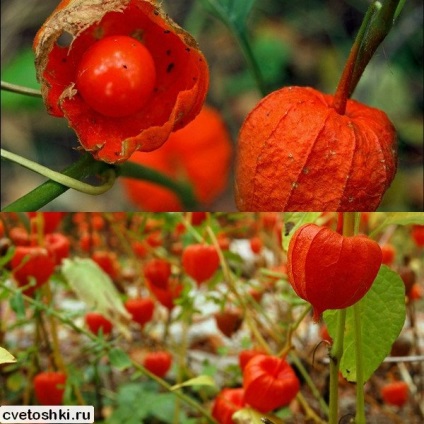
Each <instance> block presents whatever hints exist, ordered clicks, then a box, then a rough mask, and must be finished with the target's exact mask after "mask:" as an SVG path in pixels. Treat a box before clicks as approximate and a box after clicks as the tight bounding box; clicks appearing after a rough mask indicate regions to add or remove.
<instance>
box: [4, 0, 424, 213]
mask: <svg viewBox="0 0 424 424" xmlns="http://www.w3.org/2000/svg"><path fill="white" fill-rule="evenodd" d="M57 3H58V2H57V0H55V1H53V0H31V1H22V0H6V1H2V3H1V6H2V13H1V40H2V42H1V57H2V79H4V80H6V81H9V82H15V83H19V84H22V85H26V86H29V87H37V83H36V81H35V76H34V68H33V57H32V53H31V50H30V49H31V44H32V39H33V37H34V35H35V33H36V31H37V29H38V28H39V26H40V25H41V24H42V22H43V21H44V20H45V18H46V17H47V16H48V15H49V14H50V12H51V11H52V10H53V9H54V7H55V6H56V4H57ZM163 3H164V5H165V8H166V9H167V11H168V13H169V15H170V16H171V17H172V18H173V19H174V20H176V21H177V22H178V23H179V24H180V25H182V26H184V27H185V28H186V29H187V30H189V31H190V32H191V33H192V34H193V35H194V36H195V38H196V39H197V40H198V42H199V44H200V46H201V48H202V50H203V51H204V53H205V56H206V57H207V59H208V62H209V65H210V70H211V84H210V91H209V96H208V103H209V104H211V105H213V106H215V107H217V108H218V109H220V111H221V112H222V114H223V116H224V119H225V120H226V122H227V124H228V127H229V128H230V130H231V132H232V134H233V140H234V144H236V139H237V133H238V131H239V128H240V125H241V124H242V122H243V119H244V117H245V116H246V114H247V113H248V112H249V111H250V110H251V109H252V108H253V107H254V106H255V104H256V103H257V102H258V100H259V99H260V98H261V95H260V93H259V92H258V90H257V88H256V85H255V81H254V79H253V78H252V75H251V73H250V71H249V69H248V67H247V65H246V62H245V59H244V57H243V55H242V53H241V50H240V47H239V45H238V43H237V41H236V40H235V38H234V37H233V35H232V34H231V32H230V31H229V30H228V28H227V27H226V26H225V25H224V24H223V23H222V22H220V21H219V20H218V19H217V18H216V17H213V16H211V15H210V14H209V13H207V12H206V10H205V8H204V7H203V2H202V0H190V1H188V0H167V1H164V2H163ZM368 5H369V2H368V1H365V0H356V1H354V0H343V1H340V0H326V1H319V0H306V1H305V0H303V1H298V2H288V1H285V0H260V1H259V0H258V1H256V2H255V5H254V7H253V10H252V13H251V14H250V17H249V22H248V28H249V34H250V41H251V44H252V48H253V51H254V53H255V56H256V58H257V60H258V62H259V65H260V68H261V71H262V74H263V75H264V77H265V80H266V86H267V90H268V91H272V90H275V89H278V88H280V87H282V86H287V85H308V86H314V87H316V88H318V89H320V90H322V91H324V92H328V93H332V92H334V91H335V88H336V86H337V83H338V79H339V76H340V74H341V72H342V69H343V66H344V61H345V60H346V57H347V55H348V53H349V50H350V47H351V45H352V41H353V38H354V37H355V35H356V32H357V30H358V28H359V26H360V24H361V21H362V18H363V16H364V13H365V11H366V9H367V7H368ZM353 97H354V98H356V99H358V100H360V101H362V102H364V103H367V104H369V105H371V106H375V107H378V108H380V109H382V110H384V111H385V112H386V113H387V114H388V115H389V117H390V118H391V120H392V121H393V122H394V124H395V126H396V128H397V130H398V141H399V144H398V147H399V171H398V174H397V176H396V178H395V181H394V182H393V184H392V186H391V188H390V189H389V191H388V192H387V193H386V196H385V197H384V200H383V203H382V205H381V208H380V209H381V210H411V211H412V210H423V3H422V1H420V0H408V1H407V2H406V4H405V7H404V9H403V10H402V13H401V15H400V16H399V18H398V20H397V22H396V23H395V25H394V27H393V29H392V31H391V33H390V34H389V35H388V37H387V38H386V40H385V41H384V42H383V44H382V45H381V46H380V48H379V50H378V51H377V53H376V55H375V57H374V58H373V59H372V61H371V63H370V64H369V66H368V68H367V70H366V71H365V73H364V76H363V78H362V79H361V81H360V83H359V85H358V88H357V90H356V92H355V93H354V96H353ZM1 124H2V126H1V127H2V137H1V140H2V145H3V146H4V147H5V148H7V149H8V150H11V151H13V152H15V153H18V154H21V155H22V156H25V157H27V158H30V159H32V160H36V161H38V162H39V163H42V164H44V165H46V166H50V167H52V168H54V169H57V170H60V169H62V168H63V167H65V166H66V165H67V164H70V163H72V161H74V160H75V159H76V158H77V157H78V153H77V152H75V150H74V148H76V147H77V141H76V137H75V135H74V134H73V132H72V130H70V129H68V128H67V125H66V122H65V121H64V120H63V119H57V118H52V117H50V116H48V115H47V113H46V112H45V110H44V107H43V105H42V101H41V100H40V99H36V98H30V97H26V96H21V95H17V94H11V93H5V92H2V121H1ZM1 177H2V192H1V196H2V205H6V204H8V203H10V202H11V201H12V200H14V199H16V198H17V197H20V196H22V195H23V194H25V193H26V192H28V191H29V190H30V189H32V188H34V187H35V186H37V185H38V184H40V183H41V182H43V181H44V179H43V178H42V177H38V176H37V175H36V174H34V173H32V172H30V171H27V170H25V169H23V168H21V167H19V166H18V165H14V164H11V163H9V162H6V161H2V171H1ZM132 208H133V206H132V205H130V204H129V203H128V201H127V200H126V199H125V197H124V195H123V193H121V188H120V185H119V184H117V185H116V187H114V188H113V189H112V190H111V191H110V192H108V193H107V194H105V195H102V196H99V197H89V196H86V195H81V194H78V193H75V192H71V191H69V192H68V193H66V194H65V195H63V196H61V197H60V198H58V199H56V201H55V202H54V203H53V204H52V205H50V206H49V207H47V208H45V210H50V209H63V210H92V211H94V210H131V209H132ZM210 210H222V211H232V210H235V205H234V201H233V194H232V180H231V179H230V181H229V184H228V189H227V191H226V192H225V193H224V194H223V195H222V196H221V198H220V199H218V200H217V201H216V203H215V204H214V205H212V206H211V207H210Z"/></svg>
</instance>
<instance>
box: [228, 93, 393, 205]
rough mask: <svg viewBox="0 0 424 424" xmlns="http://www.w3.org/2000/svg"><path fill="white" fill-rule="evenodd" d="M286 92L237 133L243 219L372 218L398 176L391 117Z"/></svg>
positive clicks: (264, 101)
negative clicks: (355, 214) (368, 214)
mask: <svg viewBox="0 0 424 424" xmlns="http://www.w3.org/2000/svg"><path fill="white" fill-rule="evenodd" d="M334 100H335V99H334V97H333V96H330V95H326V94H323V93H321V92H319V91H317V90H314V89H313V88H309V87H284V88H282V89H280V90H277V91H274V92H273V93H271V94H269V95H268V96H267V97H265V98H263V99H262V100H261V101H260V102H259V104H258V105H257V106H256V107H255V109H253V110H252V112H251V113H250V114H249V115H248V116H247V118H246V120H245V121H244V123H243V126H242V128H241V130H240V135H239V141H238V144H237V147H238V155H237V156H238V157H237V163H236V170H235V179H236V185H235V195H236V203H237V207H238V208H239V210H241V211H250V212H253V211H275V212H278V211H280V212H281V211H294V210H296V211H299V210H302V211H336V210H339V211H373V210H376V209H377V207H378V206H379V204H380V202H381V199H382V196H383V194H384V193H385V191H386V190H387V189H388V187H389V186H390V183H391V182H392V180H393V178H394V176H395V173H396V162H397V161H396V159H397V158H396V132H395V128H394V127H393V124H392V123H391V122H390V121H389V119H388V117H387V115H386V114H385V113H384V112H382V111H380V110H378V109H374V108H371V107H368V106H366V105H364V104H361V103H359V102H357V101H354V100H348V101H347V107H346V111H345V113H343V114H340V113H339V112H338V111H336V109H335V107H334Z"/></svg>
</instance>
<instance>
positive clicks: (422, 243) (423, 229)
mask: <svg viewBox="0 0 424 424" xmlns="http://www.w3.org/2000/svg"><path fill="white" fill-rule="evenodd" d="M411 236H412V240H414V243H415V244H416V245H417V246H418V247H424V225H413V226H412V230H411Z"/></svg>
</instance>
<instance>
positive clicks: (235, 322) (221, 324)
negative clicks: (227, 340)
mask: <svg viewBox="0 0 424 424" xmlns="http://www.w3.org/2000/svg"><path fill="white" fill-rule="evenodd" d="M214 317H215V322H216V326H217V327H218V328H219V330H220V331H221V332H222V333H224V334H225V335H226V336H227V337H231V336H232V335H233V334H234V333H235V332H237V331H238V330H239V329H240V327H241V324H242V323H243V314H242V312H241V310H240V309H237V308H225V309H224V310H223V311H220V312H217V313H216V314H215V315H214Z"/></svg>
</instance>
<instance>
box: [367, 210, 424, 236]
mask: <svg viewBox="0 0 424 424" xmlns="http://www.w3.org/2000/svg"><path fill="white" fill-rule="evenodd" d="M376 216H377V217H380V216H384V217H383V219H382V221H381V222H380V223H379V225H378V226H377V228H376V229H374V230H373V231H372V233H371V234H370V237H373V236H375V235H376V234H378V233H379V232H381V231H382V230H384V228H386V227H388V226H389V225H411V224H418V225H424V214H423V213H421V212H387V213H385V214H377V215H376Z"/></svg>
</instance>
